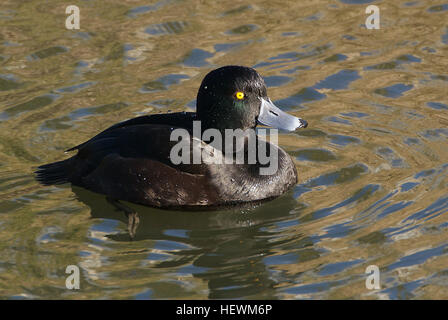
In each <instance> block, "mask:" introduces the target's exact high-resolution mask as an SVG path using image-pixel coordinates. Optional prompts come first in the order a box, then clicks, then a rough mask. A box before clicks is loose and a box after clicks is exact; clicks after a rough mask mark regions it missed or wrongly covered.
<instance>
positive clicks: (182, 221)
mask: <svg viewBox="0 0 448 320" xmlns="http://www.w3.org/2000/svg"><path fill="white" fill-rule="evenodd" d="M71 4H76V5H77V6H78V7H79V8H80V15H81V28H80V30H67V29H66V28H65V19H66V18H67V15H66V14H65V8H66V6H67V5H68V4H67V1H62V0H61V1H59V0H51V1H37V0H30V1H17V0H3V1H2V3H1V4H0V298H2V299H23V298H25V299H30V298H37V299H104V298H109V299H122V298H125V299H161V298H163V299H167V298H168V299H207V298H242V299H309V298H311V299H319V298H325V299H447V298H448V232H447V228H448V218H447V217H448V216H447V213H448V192H447V191H448V185H447V183H448V179H447V174H448V149H447V140H448V113H447V111H448V98H447V96H446V94H447V92H448V91H447V88H448V73H447V70H448V69H447V67H448V54H447V53H448V24H447V22H446V17H447V14H448V3H446V2H443V1H429V0H427V1H406V0H404V1H387V2H386V1H354V0H353V1H352V0H341V1H328V2H327V1H320V0H319V1H312V2H299V1H281V2H280V1H278V2H274V1H252V2H243V1H240V2H235V1H219V2H216V1H213V2H212V1H176V0H161V1H159V2H150V1H140V0H136V1H130V0H129V1H122V0H110V1H107V2H106V1H99V0H91V1H75V2H73V3H71ZM369 4H375V5H377V6H378V7H379V8H380V10H381V11H380V17H381V28H380V29H379V30H367V29H366V28H365V27H364V25H363V24H364V23H365V19H366V17H367V15H366V14H365V8H366V6H367V5H369ZM228 64H239V65H246V66H251V67H255V68H256V69H257V70H258V71H259V72H260V74H261V75H262V76H263V77H264V78H265V81H266V83H267V85H268V92H269V96H270V97H271V99H272V100H273V101H274V102H275V103H276V104H277V105H278V106H280V107H281V108H282V109H283V110H286V111H288V112H290V113H292V114H294V115H296V116H299V117H301V118H304V119H306V120H307V121H308V122H309V127H308V129H305V130H301V131H298V132H296V133H290V134H282V135H281V136H280V137H279V145H280V146H281V147H282V148H283V149H285V150H286V151H287V152H288V153H289V154H290V155H291V157H293V159H294V161H295V164H296V167H297V170H298V173H299V183H298V184H297V185H296V186H295V187H294V188H293V189H292V190H291V191H290V192H289V193H287V194H285V195H284V196H282V197H280V198H278V199H276V200H274V201H272V202H269V203H265V204H262V205H260V206H258V207H255V208H252V207H249V208H244V209H232V210H221V211H216V212H182V211H177V212H171V211H162V210H156V209H151V208H145V207H141V206H133V207H134V208H135V209H136V210H137V211H138V212H139V215H140V219H141V222H140V225H139V228H138V231H137V236H136V239H135V240H134V241H129V236H128V233H127V226H126V218H125V216H124V215H123V214H122V213H121V212H117V211H115V210H114V208H113V207H112V206H111V205H110V204H108V203H107V202H106V200H105V199H104V197H102V196H101V195H97V194H94V193H91V192H89V191H86V190H83V189H80V188H75V187H73V188H72V187H71V186H70V185H61V186H50V187H46V186H41V185H39V184H38V183H37V182H36V181H35V180H34V175H33V170H34V169H35V168H36V167H37V166H39V165H41V164H44V163H48V162H52V161H57V160H61V159H64V158H65V157H67V155H65V154H64V153H63V151H64V150H66V149H68V148H70V147H72V146H75V145H77V144H79V143H81V142H84V141H85V140H87V139H89V138H90V137H92V136H94V135H95V134H97V133H98V132H100V131H101V130H103V129H105V128H107V127H109V126H110V125H112V124H114V123H116V122H119V121H122V120H125V119H128V118H131V117H135V116H138V115H142V114H147V113H158V112H171V111H192V110H194V108H195V98H196V92H197V89H198V87H199V84H200V82H201V80H202V78H203V77H204V76H205V75H206V74H207V73H208V72H209V71H210V70H212V69H214V68H216V67H219V66H223V65H228ZM68 265H77V266H79V268H80V270H81V275H80V279H81V286H80V289H79V290H68V289H67V288H66V287H65V280H66V277H67V276H68V275H67V274H66V273H65V270H66V267H67V266H68ZM370 265H376V266H378V267H379V270H380V275H381V277H380V279H381V280H380V284H381V288H380V289H376V290H369V289H367V288H366V285H365V281H366V277H367V275H366V273H365V270H366V268H367V267H368V266H370Z"/></svg>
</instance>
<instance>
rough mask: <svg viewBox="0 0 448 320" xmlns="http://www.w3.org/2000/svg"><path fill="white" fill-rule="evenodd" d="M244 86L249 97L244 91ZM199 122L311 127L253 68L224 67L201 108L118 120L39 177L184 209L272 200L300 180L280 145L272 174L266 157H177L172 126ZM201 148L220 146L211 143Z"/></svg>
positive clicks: (209, 82)
mask: <svg viewBox="0 0 448 320" xmlns="http://www.w3.org/2000/svg"><path fill="white" fill-rule="evenodd" d="M237 92H240V93H244V98H243V99H239V98H237V97H236V96H235V93H237ZM193 121H201V129H202V132H204V131H205V130H206V129H211V128H214V129H217V130H218V131H219V132H222V133H224V130H225V129H243V130H244V129H250V128H255V126H256V125H257V121H262V122H264V123H265V124H267V125H273V124H274V125H277V124H279V126H283V124H284V125H285V127H286V129H289V130H294V129H295V128H299V127H305V126H306V122H305V121H304V120H301V119H298V118H295V117H292V116H289V115H287V114H284V113H283V112H282V111H281V110H279V109H276V108H275V106H274V105H273V104H272V102H271V101H270V100H269V98H268V97H267V93H266V86H265V84H264V81H263V79H262V78H261V77H260V75H259V74H258V73H257V72H256V71H255V70H254V69H251V68H247V67H240V66H227V67H222V68H219V69H217V70H214V71H212V72H210V73H209V74H208V75H207V76H206V77H205V78H204V80H203V82H202V84H201V86H200V88H199V92H198V96H197V112H196V113H191V112H180V113H170V114H155V115H148V116H142V117H138V118H134V119H130V120H127V121H124V122H120V123H117V124H115V125H113V126H112V127H110V128H108V129H106V130H105V131H103V132H101V133H99V134H98V135H96V136H95V137H93V138H92V139H90V140H88V141H87V142H84V143H82V144H80V145H78V146H76V147H74V148H71V149H69V150H68V151H74V150H77V154H75V155H74V156H72V157H71V158H69V159H66V160H63V161H59V162H55V163H50V164H46V165H43V166H40V167H39V168H38V169H37V171H36V174H37V180H38V181H40V182H41V183H42V184H45V185H49V184H60V183H67V182H70V183H72V184H74V185H77V186H81V187H84V188H86V189H89V190H91V191H94V192H98V193H102V194H104V195H106V196H108V197H109V198H110V199H116V200H126V201H130V202H134V203H139V204H143V205H148V206H154V207H160V208H185V209H188V208H213V207H221V206H228V205H235V204H239V203H245V202H250V201H262V200H267V199H271V198H275V197H277V196H280V195H281V194H283V193H284V192H286V191H287V190H288V189H289V188H291V187H292V186H293V185H295V184H296V183H297V172H296V168H295V166H294V163H293V161H292V160H291V158H290V157H289V155H288V154H286V153H285V152H284V151H283V150H282V149H280V148H278V147H276V146H273V148H277V149H278V170H277V171H276V172H275V173H274V174H271V175H261V174H260V171H259V169H260V168H261V167H263V165H262V164H260V162H257V163H255V164H206V163H201V164H177V165H176V164H173V162H172V161H171V160H172V159H171V158H170V151H171V149H172V147H173V146H174V145H176V144H177V143H178V142H177V141H170V135H171V132H172V131H173V130H174V129H176V128H183V129H185V130H187V131H188V132H189V133H190V134H192V128H193ZM207 142H208V141H207ZM261 143H266V142H261ZM201 148H206V149H207V148H208V149H207V150H209V151H210V150H211V151H210V152H218V153H219V152H221V150H219V149H212V147H211V146H210V145H208V146H207V145H206V144H205V143H203V144H202V147H201ZM246 153H247V151H246ZM246 156H247V154H246Z"/></svg>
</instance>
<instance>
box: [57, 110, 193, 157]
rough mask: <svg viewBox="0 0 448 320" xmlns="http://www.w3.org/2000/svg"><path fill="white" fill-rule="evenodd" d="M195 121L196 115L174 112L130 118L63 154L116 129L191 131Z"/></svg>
mask: <svg viewBox="0 0 448 320" xmlns="http://www.w3.org/2000/svg"><path fill="white" fill-rule="evenodd" d="M195 120H197V118H196V113H194V112H174V113H163V114H151V115H147V116H141V117H137V118H132V119H129V120H126V121H123V122H119V123H116V124H114V125H113V126H111V127H109V128H107V129H106V130H104V131H102V132H101V133H99V134H97V135H96V136H94V137H93V138H91V139H90V140H88V141H86V142H84V143H81V144H79V145H77V146H75V147H72V148H70V149H67V150H66V151H65V152H69V151H73V150H79V149H80V148H81V147H82V146H84V145H86V144H87V143H89V142H91V141H93V140H95V139H99V138H102V137H103V136H105V135H107V134H109V133H111V132H112V131H113V130H115V129H118V128H124V127H130V126H135V125H150V124H158V125H167V126H173V127H177V128H184V129H187V130H191V129H192V123H193V121H195Z"/></svg>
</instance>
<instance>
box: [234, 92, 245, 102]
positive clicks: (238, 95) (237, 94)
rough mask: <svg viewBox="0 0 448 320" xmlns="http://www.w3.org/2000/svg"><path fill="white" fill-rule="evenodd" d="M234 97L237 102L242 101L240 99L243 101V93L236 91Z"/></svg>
mask: <svg viewBox="0 0 448 320" xmlns="http://www.w3.org/2000/svg"><path fill="white" fill-rule="evenodd" d="M235 97H236V98H237V99H238V100H242V99H244V92H241V91H238V92H237V93H236V94H235Z"/></svg>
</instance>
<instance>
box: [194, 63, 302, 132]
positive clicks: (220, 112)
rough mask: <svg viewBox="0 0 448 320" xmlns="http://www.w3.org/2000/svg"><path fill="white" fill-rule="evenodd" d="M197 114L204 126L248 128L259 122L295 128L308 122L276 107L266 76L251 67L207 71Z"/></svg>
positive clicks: (290, 129) (228, 67)
mask: <svg viewBox="0 0 448 320" xmlns="http://www.w3.org/2000/svg"><path fill="white" fill-rule="evenodd" d="M196 113H197V116H198V119H199V120H200V121H201V126H202V129H203V130H205V129H208V128H216V129H218V130H220V131H222V130H224V129H243V130H245V129H248V128H255V127H256V125H257V123H259V124H263V125H267V126H271V127H274V128H278V129H282V130H287V131H294V130H296V129H298V128H305V127H306V126H307V122H306V121H305V120H303V119H300V118H297V117H294V116H292V115H290V114H287V113H285V112H283V111H282V110H280V109H279V108H278V107H276V106H275V105H274V104H273V103H272V101H271V99H269V97H268V96H267V90H266V85H265V83H264V80H263V78H262V77H261V76H260V75H259V74H258V72H257V71H255V70H254V69H252V68H248V67H242V66H225V67H222V68H219V69H216V70H213V71H211V72H210V73H208V74H207V75H206V76H205V78H204V80H203V81H202V84H201V86H200V88H199V92H198V96H197V111H196Z"/></svg>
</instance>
